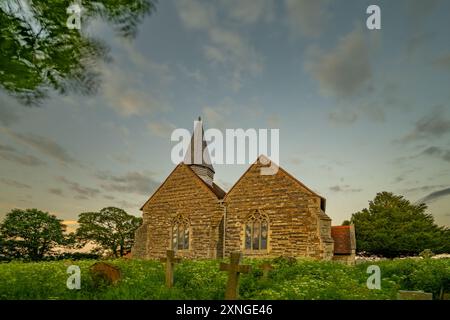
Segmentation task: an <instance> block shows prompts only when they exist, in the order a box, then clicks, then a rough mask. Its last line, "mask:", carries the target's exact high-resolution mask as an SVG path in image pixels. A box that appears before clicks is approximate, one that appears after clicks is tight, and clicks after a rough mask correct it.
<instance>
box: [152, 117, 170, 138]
mask: <svg viewBox="0 0 450 320" xmlns="http://www.w3.org/2000/svg"><path fill="white" fill-rule="evenodd" d="M147 127H148V128H149V129H150V132H151V133H153V134H154V135H155V136H158V137H161V138H166V139H170V135H171V134H172V131H173V130H175V129H176V126H175V125H174V124H173V123H170V122H167V121H158V122H150V123H149V124H148V125H147Z"/></svg>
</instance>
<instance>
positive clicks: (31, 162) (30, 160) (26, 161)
mask: <svg viewBox="0 0 450 320" xmlns="http://www.w3.org/2000/svg"><path fill="white" fill-rule="evenodd" d="M0 159H3V160H7V161H11V162H14V163H19V164H21V165H24V166H28V167H36V166H41V165H44V164H45V162H44V161H42V160H41V159H39V158H37V157H35V156H33V155H28V154H23V153H21V152H20V151H18V150H16V149H15V148H13V147H11V146H7V145H0Z"/></svg>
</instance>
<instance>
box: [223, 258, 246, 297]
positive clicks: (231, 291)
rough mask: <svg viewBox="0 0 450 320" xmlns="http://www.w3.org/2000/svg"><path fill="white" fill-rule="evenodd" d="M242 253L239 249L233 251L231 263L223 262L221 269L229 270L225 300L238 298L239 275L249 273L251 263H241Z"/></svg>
mask: <svg viewBox="0 0 450 320" xmlns="http://www.w3.org/2000/svg"><path fill="white" fill-rule="evenodd" d="M241 258H242V253H240V252H239V251H236V252H232V253H231V257H230V263H229V264H227V263H223V262H222V263H221V264H220V271H228V281H227V288H226V291H225V300H236V299H237V298H238V296H239V275H240V274H241V273H249V272H250V270H251V267H250V266H249V265H239V263H240V262H241Z"/></svg>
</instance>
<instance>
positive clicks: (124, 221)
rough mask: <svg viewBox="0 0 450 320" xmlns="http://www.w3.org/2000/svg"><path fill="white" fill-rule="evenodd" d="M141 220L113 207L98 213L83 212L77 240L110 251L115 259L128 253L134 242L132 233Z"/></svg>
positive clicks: (79, 221) (80, 216) (79, 222)
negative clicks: (91, 243)
mask: <svg viewBox="0 0 450 320" xmlns="http://www.w3.org/2000/svg"><path fill="white" fill-rule="evenodd" d="M141 222H142V219H141V218H138V217H135V216H132V215H129V214H127V213H126V212H125V211H124V210H122V209H119V208H114V207H108V208H103V209H102V210H100V212H84V213H81V214H80V215H79V218H78V224H79V227H78V229H77V232H76V236H77V239H78V240H79V241H80V242H81V243H82V244H85V243H87V242H89V241H91V242H94V243H95V244H97V245H98V246H99V247H100V248H102V249H106V250H110V251H111V253H112V254H113V255H114V256H115V257H117V256H118V255H120V256H123V255H124V254H125V252H126V251H129V250H130V249H131V247H132V245H133V242H134V232H135V231H136V229H137V228H138V227H139V226H140V225H141Z"/></svg>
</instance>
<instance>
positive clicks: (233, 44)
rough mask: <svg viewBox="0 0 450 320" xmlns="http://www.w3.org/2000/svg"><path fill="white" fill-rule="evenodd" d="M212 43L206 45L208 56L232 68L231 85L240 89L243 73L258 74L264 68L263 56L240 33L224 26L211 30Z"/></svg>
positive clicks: (227, 67) (213, 61) (212, 60)
mask: <svg viewBox="0 0 450 320" xmlns="http://www.w3.org/2000/svg"><path fill="white" fill-rule="evenodd" d="M209 39H210V41H211V44H209V45H206V46H204V53H205V56H206V58H207V59H208V60H209V61H210V62H211V63H213V64H219V65H222V66H224V67H226V69H227V70H228V69H229V68H230V70H231V87H232V89H233V90H234V91H239V90H240V89H241V87H242V81H243V80H242V78H243V75H244V74H246V75H250V76H257V75H259V74H261V72H262V71H263V69H264V64H263V58H262V56H261V55H260V54H259V53H258V52H257V51H256V50H255V49H254V48H253V47H252V46H251V45H250V44H249V42H248V41H246V40H245V39H244V38H243V37H242V36H241V35H240V34H238V33H236V32H233V31H229V30H226V29H223V28H219V27H215V28H212V29H210V30H209Z"/></svg>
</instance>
